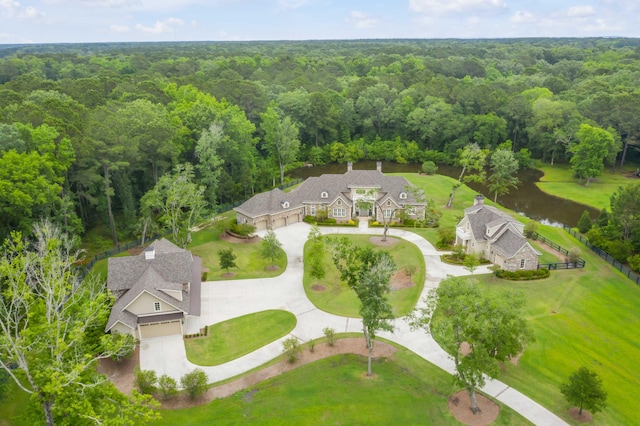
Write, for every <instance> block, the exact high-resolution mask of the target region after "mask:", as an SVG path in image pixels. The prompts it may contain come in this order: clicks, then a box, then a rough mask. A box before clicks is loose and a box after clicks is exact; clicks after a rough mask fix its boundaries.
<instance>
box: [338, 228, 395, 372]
mask: <svg viewBox="0 0 640 426" xmlns="http://www.w3.org/2000/svg"><path fill="white" fill-rule="evenodd" d="M332 243H333V253H332V259H333V263H334V265H335V266H336V268H337V269H338V271H340V279H341V280H342V281H345V282H346V283H347V285H348V286H349V287H350V288H351V289H353V290H354V291H355V292H356V295H357V296H358V299H359V300H360V315H361V316H362V327H363V332H364V336H365V339H366V342H367V348H368V349H369V353H368V363H367V375H369V376H370V375H371V357H372V355H373V346H374V342H375V337H376V333H377V331H379V330H386V331H392V330H393V326H392V325H391V322H390V320H391V319H393V312H392V307H391V304H390V303H389V301H388V294H389V292H390V291H391V288H390V286H389V279H390V278H391V275H392V274H393V273H394V272H395V270H396V264H395V262H394V260H393V258H392V257H391V255H390V254H389V253H388V252H386V251H375V250H373V249H372V248H371V247H361V246H354V245H353V244H351V242H349V240H348V239H346V238H342V239H339V240H337V241H335V240H334V241H332Z"/></svg>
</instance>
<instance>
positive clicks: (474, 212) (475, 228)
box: [464, 204, 517, 241]
mask: <svg viewBox="0 0 640 426" xmlns="http://www.w3.org/2000/svg"><path fill="white" fill-rule="evenodd" d="M464 213H465V215H466V216H467V217H468V218H469V224H470V225H471V231H472V232H473V237H474V238H475V240H476V241H483V240H486V238H485V234H486V231H487V226H491V227H494V226H498V225H499V224H500V223H503V224H507V223H516V222H517V221H516V220H515V219H514V218H512V217H511V216H509V215H508V214H506V213H504V212H502V211H500V210H498V209H497V208H495V207H493V206H487V205H485V204H478V205H475V206H471V207H468V208H466V209H464Z"/></svg>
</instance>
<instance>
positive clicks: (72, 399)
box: [0, 222, 156, 425]
mask: <svg viewBox="0 0 640 426" xmlns="http://www.w3.org/2000/svg"><path fill="white" fill-rule="evenodd" d="M2 253H3V254H2V257H1V258H0V282H1V283H2V294H1V296H0V335H1V336H2V338H1V339H0V368H2V369H3V370H4V371H5V372H6V373H7V374H8V375H9V376H10V377H11V379H12V380H13V381H14V382H15V383H16V385H17V386H18V387H19V388H20V389H21V390H23V391H24V392H26V393H28V394H29V395H30V396H31V398H30V403H31V404H37V405H39V407H40V417H39V418H38V419H34V423H42V422H44V423H46V424H47V425H53V424H54V423H56V422H57V421H60V422H65V423H68V424H78V423H86V422H91V423H102V422H104V423H105V424H106V423H108V422H110V421H112V420H115V419H119V420H121V421H122V424H125V423H127V422H128V423H136V424H141V423H146V422H147V421H150V420H152V419H155V418H156V415H155V414H154V412H153V411H152V410H151V407H150V404H151V401H152V399H151V398H148V397H144V396H142V395H140V394H139V393H137V392H135V391H134V392H133V393H132V394H131V395H128V396H127V395H123V394H121V393H120V392H119V391H118V390H117V389H116V388H115V386H113V384H112V383H111V382H109V381H107V380H104V376H101V375H99V374H98V373H97V372H96V371H95V365H96V363H97V361H98V360H99V359H101V358H117V357H118V356H119V354H126V353H129V352H130V351H131V345H132V340H131V339H113V341H111V342H109V344H106V342H107V341H109V340H110V339H111V335H106V336H104V337H103V338H102V339H100V341H99V342H94V341H90V340H89V337H88V336H89V333H88V332H89V330H90V329H92V328H95V327H103V326H104V323H105V321H106V318H107V316H108V314H109V311H108V306H109V297H108V295H107V293H106V291H105V288H104V283H103V282H101V280H100V279H99V277H98V276H97V275H88V276H87V277H86V278H85V279H84V281H80V279H79V277H78V276H77V269H76V268H75V264H76V262H77V261H78V256H77V253H76V252H74V250H73V249H72V245H71V243H70V241H69V239H68V238H67V237H66V236H65V235H63V234H61V233H60V232H59V231H58V229H56V228H55V227H54V226H52V225H51V224H50V223H47V222H44V223H40V224H38V225H36V226H35V227H34V236H33V238H32V239H29V240H26V239H23V238H22V236H21V235H20V234H18V233H14V234H13V235H12V237H11V239H8V240H6V241H5V243H4V247H3V252H2ZM16 366H17V368H15V367H16ZM114 407H118V408H117V409H116V410H114Z"/></svg>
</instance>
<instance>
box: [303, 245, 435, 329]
mask: <svg viewBox="0 0 640 426" xmlns="http://www.w3.org/2000/svg"><path fill="white" fill-rule="evenodd" d="M338 236H339V237H342V236H344V235H338ZM346 237H347V238H348V239H349V240H350V241H351V242H352V243H354V244H356V245H358V246H364V245H371V246H372V247H373V248H374V249H376V250H386V251H388V252H389V253H390V254H391V256H393V258H394V260H395V262H396V265H397V267H398V271H402V270H403V268H404V267H405V266H407V265H415V266H417V267H418V272H416V274H415V275H413V277H412V278H411V280H412V281H413V282H414V283H416V285H415V286H413V287H409V288H405V289H401V290H394V291H392V292H391V293H390V295H389V301H390V302H391V305H392V306H393V311H394V315H396V316H404V315H407V314H408V313H409V312H410V311H411V309H413V307H414V306H415V304H416V302H417V301H418V298H419V297H420V293H421V292H422V288H423V287H424V280H425V268H424V257H423V256H422V253H421V252H420V249H418V247H416V246H415V245H414V244H412V243H410V242H408V241H405V240H402V239H400V238H396V240H397V241H398V242H397V243H396V244H394V245H391V246H384V247H381V246H377V245H374V244H372V243H371V242H369V238H371V237H372V236H371V235H349V236H346ZM388 238H395V237H388ZM310 247H311V244H309V243H307V244H305V250H304V252H305V260H304V263H305V271H304V280H303V284H304V290H305V292H306V294H307V297H308V298H309V300H311V302H312V303H313V304H314V305H315V306H317V307H318V308H319V309H322V310H323V311H326V312H329V313H332V314H335V315H341V316H346V317H352V318H359V317H360V315H359V314H358V311H359V309H360V302H359V301H358V298H357V296H356V294H355V292H354V291H353V290H351V289H350V288H349V286H348V285H347V284H346V283H343V282H341V281H340V274H339V272H338V270H337V269H336V267H335V266H334V265H333V261H332V260H331V255H330V253H329V251H328V250H327V251H326V253H325V257H324V270H325V273H326V275H325V277H324V278H322V279H316V278H313V277H312V276H311V273H310V268H309V267H308V266H307V265H310V261H309V259H308V253H309V250H310ZM318 285H320V286H323V287H322V289H319V288H318V287H317V286H318ZM314 286H315V287H314Z"/></svg>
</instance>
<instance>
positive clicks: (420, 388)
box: [154, 348, 530, 426]
mask: <svg viewBox="0 0 640 426" xmlns="http://www.w3.org/2000/svg"><path fill="white" fill-rule="evenodd" d="M373 371H374V373H375V374H376V376H375V378H373V379H370V378H367V377H366V376H365V374H364V373H365V372H366V358H365V357H359V356H355V355H337V356H333V357H330V358H325V359H323V360H320V361H317V362H314V363H311V364H307V365H304V366H301V367H300V368H298V369H295V370H293V371H290V372H287V373H284V374H282V375H280V376H277V377H274V378H272V379H269V380H266V381H264V382H261V383H259V384H257V385H255V386H253V387H251V388H249V389H246V390H244V391H240V392H238V393H236V394H235V395H232V396H230V397H227V398H223V399H218V400H214V401H212V402H211V403H209V404H206V405H202V406H199V407H195V408H188V409H181V410H171V411H169V410H162V411H161V413H162V417H163V419H162V421H159V422H156V423H154V424H158V425H175V424H180V425H185V426H187V425H209V424H225V425H246V424H260V425H318V424H347V425H391V424H397V425H410V424H430V425H451V424H459V423H457V421H456V420H455V419H454V418H453V416H452V415H451V414H450V413H449V410H448V407H447V401H448V398H449V396H450V395H452V394H453V393H455V392H456V391H457V390H458V389H457V388H455V387H454V386H453V384H452V380H451V376H450V375H449V374H447V373H446V372H444V371H443V370H440V369H439V368H437V367H435V366H434V365H432V364H430V363H428V362H426V361H424V360H423V359H422V358H420V357H418V356H416V355H415V354H413V353H411V352H409V351H407V350H406V349H402V348H400V349H399V350H398V352H397V353H396V354H395V355H394V356H393V357H392V358H391V359H390V360H385V361H382V360H379V361H377V362H375V364H374V366H373ZM493 424H494V425H526V424H530V423H529V422H527V420H526V419H524V418H522V417H521V416H520V415H518V414H517V413H515V412H513V411H512V410H511V409H509V408H507V407H505V406H503V405H501V408H500V415H499V416H498V419H497V421H496V422H495V423H493Z"/></svg>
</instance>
